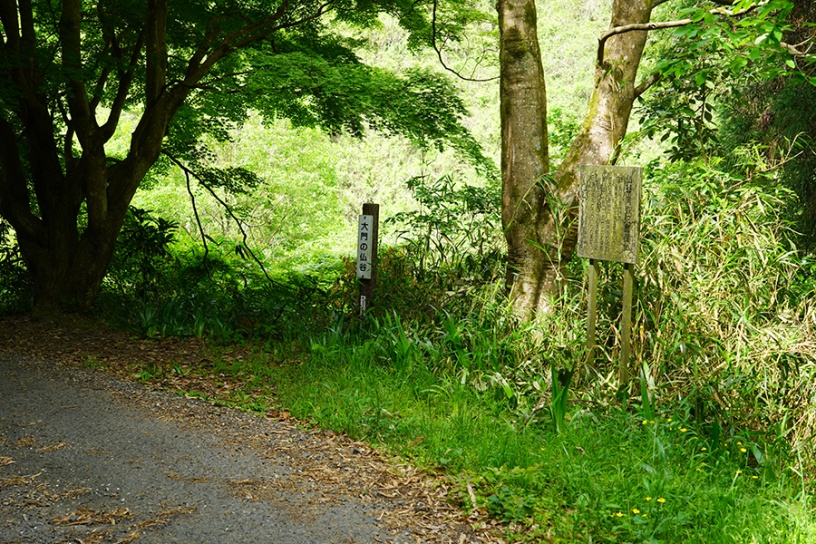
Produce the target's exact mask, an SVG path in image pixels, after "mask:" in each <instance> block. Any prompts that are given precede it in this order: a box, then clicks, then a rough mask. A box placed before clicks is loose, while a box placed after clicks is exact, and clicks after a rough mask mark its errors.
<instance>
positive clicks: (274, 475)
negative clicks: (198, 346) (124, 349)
mask: <svg viewBox="0 0 816 544" xmlns="http://www.w3.org/2000/svg"><path fill="white" fill-rule="evenodd" d="M134 399H136V400H134ZM202 413H203V414H205V416H206V418H207V419H208V421H217V423H216V424H208V425H202V424H200V422H198V418H199V416H200V415H201V414H202ZM162 416H167V417H162ZM242 428H243V429H244V430H243V431H242V430H241V429H242ZM247 429H249V431H247ZM250 431H251V435H252V437H254V439H256V440H255V441H256V442H258V437H260V442H261V443H263V445H264V447H265V448H266V449H265V450H264V451H265V453H264V454H260V453H259V450H258V448H256V447H249V446H248V445H244V444H243V443H242V441H241V440H242V439H241V432H250ZM307 434H308V433H306V432H305V431H303V430H301V429H298V428H297V426H296V425H283V426H281V425H279V424H278V423H277V422H274V421H266V420H264V419H262V418H258V417H254V416H250V415H247V414H242V413H239V412H237V411H235V410H230V409H227V408H217V407H214V406H211V405H209V404H207V403H203V402H200V401H194V400H189V399H185V398H182V397H179V396H177V395H173V394H172V393H168V392H163V391H153V390H150V389H148V388H146V387H144V386H141V385H140V384H138V383H131V382H127V381H124V380H121V379H119V378H116V377H114V376H111V375H108V374H105V373H102V372H95V371H93V370H87V369H78V368H72V367H68V366H65V365H62V366H61V365H59V364H57V363H54V362H43V361H38V360H34V359H31V358H26V357H23V356H19V355H15V354H10V353H0V542H3V543H18V542H19V543H25V544H33V543H51V542H76V543H90V542H121V543H124V542H139V543H142V542H144V543H151V542H157V543H164V542H179V543H244V542H246V543H264V542H268V543H293V544H296V543H321V542H325V543H340V542H417V541H422V540H423V539H421V538H419V537H417V536H416V535H412V534H411V531H410V530H409V529H408V528H405V529H404V530H403V529H396V530H395V529H394V528H393V527H390V528H389V527H385V526H383V525H382V524H380V523H379V522H378V518H380V517H381V515H380V514H381V512H382V511H383V510H384V509H385V510H387V509H389V508H390V509H393V508H398V507H399V505H398V504H396V505H395V504H393V503H388V502H383V501H380V500H379V499H377V498H376V497H373V498H372V497H370V496H368V497H366V496H359V495H355V493H357V492H356V491H354V490H352V491H348V492H346V491H343V492H338V490H336V489H335V490H333V491H334V492H333V493H329V494H328V495H327V494H326V493H325V491H326V490H325V489H321V488H320V486H319V485H305V484H304V483H303V482H305V481H307V480H305V479H303V478H302V477H301V478H294V476H296V475H301V476H302V474H300V473H302V471H303V465H302V463H293V462H292V457H291V455H290V454H289V453H285V452H291V447H289V448H287V447H285V446H287V445H288V446H291V445H292V444H293V443H296V442H297V441H299V440H305V439H307V438H308V437H307ZM278 450H280V453H276V452H277V451H278ZM338 470H340V471H342V468H340V469H338ZM341 487H342V486H341ZM446 530H448V531H449V532H451V535H452V536H451V539H452V540H453V541H459V540H460V539H461V541H465V533H464V532H463V533H461V534H458V533H456V530H454V529H450V528H448V529H446ZM457 536H458V538H457ZM467 540H468V541H470V539H467Z"/></svg>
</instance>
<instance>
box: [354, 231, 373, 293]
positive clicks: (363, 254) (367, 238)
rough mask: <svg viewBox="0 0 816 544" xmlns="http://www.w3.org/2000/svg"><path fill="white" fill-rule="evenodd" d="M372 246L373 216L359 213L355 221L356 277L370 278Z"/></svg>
mask: <svg viewBox="0 0 816 544" xmlns="http://www.w3.org/2000/svg"><path fill="white" fill-rule="evenodd" d="M373 247H374V216H373V215H361V216H360V218H359V221H358V223H357V277H358V278H360V279H365V280H370V279H371V268H372V255H373Z"/></svg>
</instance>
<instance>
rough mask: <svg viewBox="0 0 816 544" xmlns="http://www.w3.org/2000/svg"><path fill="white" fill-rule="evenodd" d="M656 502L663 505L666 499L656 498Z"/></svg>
mask: <svg viewBox="0 0 816 544" xmlns="http://www.w3.org/2000/svg"><path fill="white" fill-rule="evenodd" d="M657 502H659V503H660V504H663V503H664V502H666V499H664V498H663V497H658V499H657Z"/></svg>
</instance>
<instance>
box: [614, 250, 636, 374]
mask: <svg viewBox="0 0 816 544" xmlns="http://www.w3.org/2000/svg"><path fill="white" fill-rule="evenodd" d="M634 266H635V265H633V264H632V263H624V265H623V319H622V323H621V327H622V329H623V330H622V331H621V355H620V367H619V368H618V374H619V375H618V378H619V379H620V383H622V384H623V383H628V382H629V351H630V349H631V345H632V291H633V290H634V289H633V287H634V283H635V278H634V276H635V273H634V270H633V269H634Z"/></svg>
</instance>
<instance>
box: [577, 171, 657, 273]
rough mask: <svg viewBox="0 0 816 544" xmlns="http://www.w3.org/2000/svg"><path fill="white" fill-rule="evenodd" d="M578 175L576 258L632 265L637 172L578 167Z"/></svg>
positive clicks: (637, 232) (637, 237)
mask: <svg viewBox="0 0 816 544" xmlns="http://www.w3.org/2000/svg"><path fill="white" fill-rule="evenodd" d="M579 171H580V176H581V182H580V185H579V191H580V203H579V215H578V255H579V256H580V257H584V258H585V259H598V260H602V261H616V262H621V263H630V264H636V263H637V254H638V243H639V241H640V191H641V169H640V168H639V167H629V166H582V167H580V168H579Z"/></svg>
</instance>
